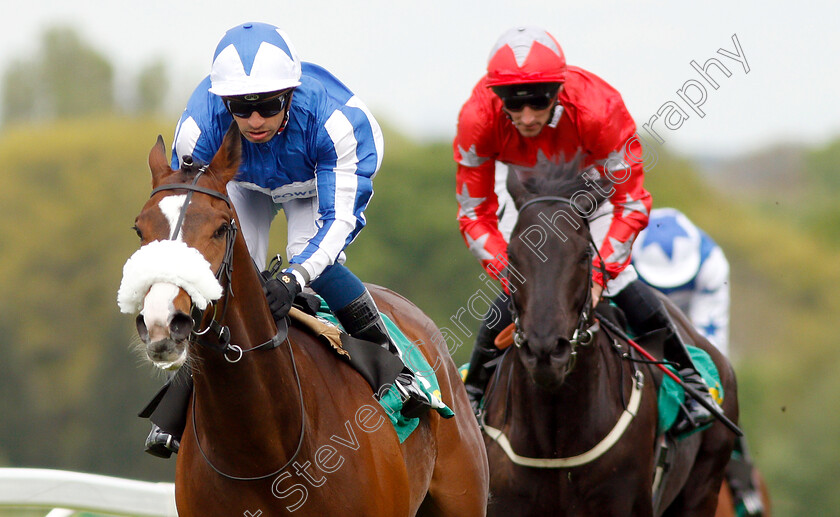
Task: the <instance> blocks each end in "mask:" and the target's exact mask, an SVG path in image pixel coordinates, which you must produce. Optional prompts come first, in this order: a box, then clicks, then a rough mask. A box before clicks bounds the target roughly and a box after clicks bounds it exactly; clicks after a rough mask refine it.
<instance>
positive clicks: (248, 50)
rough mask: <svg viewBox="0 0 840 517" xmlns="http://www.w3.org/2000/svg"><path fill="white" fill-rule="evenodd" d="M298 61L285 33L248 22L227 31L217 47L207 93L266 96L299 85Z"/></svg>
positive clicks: (268, 26) (272, 26)
mask: <svg viewBox="0 0 840 517" xmlns="http://www.w3.org/2000/svg"><path fill="white" fill-rule="evenodd" d="M300 74H301V69H300V58H299V57H298V55H297V51H295V48H294V47H293V46H292V44H291V42H290V41H289V37H288V36H287V35H286V33H285V32H283V31H282V30H280V29H279V28H277V27H275V26H274V25H270V24H267V23H257V22H249V23H243V24H242V25H238V26H236V27H234V28H232V29H230V30H229V31H227V32H226V33H225V35H224V37H223V38H222V40H221V41H219V44H218V45H217V46H216V52H215V54H214V55H213V66H212V67H211V69H210V82H211V87H210V93H214V94H216V95H219V96H234V95H245V94H249V93H265V92H274V91H278V90H284V89H286V88H293V87H295V86H298V85H300Z"/></svg>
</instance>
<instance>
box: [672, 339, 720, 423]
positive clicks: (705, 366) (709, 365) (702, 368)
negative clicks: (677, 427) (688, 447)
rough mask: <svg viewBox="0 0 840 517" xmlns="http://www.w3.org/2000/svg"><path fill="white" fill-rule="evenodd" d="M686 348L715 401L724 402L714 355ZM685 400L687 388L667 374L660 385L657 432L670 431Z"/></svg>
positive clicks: (694, 348) (673, 370)
mask: <svg viewBox="0 0 840 517" xmlns="http://www.w3.org/2000/svg"><path fill="white" fill-rule="evenodd" d="M686 348H688V353H689V354H690V355H691V360H692V361H694V366H696V367H697V371H698V372H699V373H700V376H701V377H703V380H704V381H706V385H708V386H709V392H710V393H711V394H712V397H713V398H714V399H715V402H717V403H718V404H722V403H723V386H722V385H721V383H720V374H719V373H718V369H717V366H715V363H714V361H712V357H711V356H710V355H709V354H708V352H706V351H705V350H702V349H700V348H697V347H696V346H691V345H689V346H687V347H686ZM668 369H669V370H671V371H672V372H674V373H677V372H676V370H675V369H674V368H672V367H670V366H669V367H668ZM677 375H679V374H677ZM684 400H685V390H683V388H682V386H680V385H679V384H677V382H676V381H675V380H674V379H672V378H671V377H669V376H667V375H665V376H664V377H663V379H662V385H661V386H659V425H658V427H657V432H658V433H659V434H662V433H664V432H666V431H668V429H670V428H671V426H672V425H674V422H676V420H677V414H678V412H679V409H680V404H682V402H683V401H684ZM710 425H711V424H709V425H706V426H704V427H700V428H698V429H694V430H692V431H691V432H689V433H686V434H684V435H681V436H680V437H681V438H684V437H685V436H689V435H691V434H693V433H695V432H698V431H702V430H703V429H706V428H708V427H709V426H710Z"/></svg>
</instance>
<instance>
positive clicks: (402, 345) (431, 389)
mask: <svg viewBox="0 0 840 517" xmlns="http://www.w3.org/2000/svg"><path fill="white" fill-rule="evenodd" d="M380 315H381V316H382V320H383V321H384V322H385V327H386V328H387V329H388V334H390V335H391V340H392V341H393V342H394V344H395V345H396V346H397V349H398V350H399V354H400V359H402V362H403V364H405V365H406V366H407V367H408V369H409V370H411V371H412V372H414V375H415V376H416V377H417V382H418V384H419V385H420V388H422V389H423V391H425V392H426V394H427V395H428V396H429V399H430V400H431V401H432V407H434V409H435V410H436V411H437V412H438V413H439V414H440V416H442V417H444V418H452V417H453V416H455V413H454V412H453V411H452V410H451V409H449V407H448V406H447V405H446V404H444V403H443V401H442V400H441V398H440V397H441V394H440V385H439V384H438V381H437V377H436V376H435V371H434V369H433V368H432V366H431V365H430V364H429V362H428V361H427V360H426V358H425V357H424V356H423V354H422V352H420V350H419V348H418V346H417V344H416V343H413V342H412V341H410V340H409V339H408V337H406V335H405V334H403V331H402V330H400V328H399V327H398V326H397V325H396V324H395V323H394V322H393V321H391V318H389V317H388V316H387V315H385V314H383V313H380ZM318 317H319V318H322V319H325V320H327V321H329V322H330V323H332V324H333V325H335V326H337V327H339V328H341V324H340V323H339V322H338V320H337V319H336V318H335V316H333V314H332V312H330V308H329V306H327V303H326V302H325V301H324V300H323V299H321V307H320V308H319V309H318ZM342 330H344V329H343V328H342ZM379 404H380V405H382V407H383V408H384V409H385V413H387V414H388V419H389V420H390V421H391V424H392V425H393V426H394V429H395V430H396V431H397V436H398V437H399V439H400V443H402V442H404V441H405V439H406V438H408V436H409V435H410V434H411V433H412V431H414V430H415V429H416V428H417V425H418V424H419V423H420V419H419V418H406V417H404V416H403V415H402V414H401V413H400V410H401V409H402V400H401V398H400V396H399V393H397V390H396V388H394V387H393V386H392V387H391V389H389V390H388V392H387V393H385V395H383V396H382V397H381V398H380V399H379Z"/></svg>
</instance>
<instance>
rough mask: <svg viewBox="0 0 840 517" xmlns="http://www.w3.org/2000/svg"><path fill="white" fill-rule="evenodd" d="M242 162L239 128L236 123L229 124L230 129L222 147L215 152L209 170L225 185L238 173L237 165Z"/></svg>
mask: <svg viewBox="0 0 840 517" xmlns="http://www.w3.org/2000/svg"><path fill="white" fill-rule="evenodd" d="M241 160H242V140H241V133H240V132H239V126H237V125H236V121H233V122H231V123H230V127H229V128H228V130H227V133H225V137H224V139H223V140H222V146H221V147H219V150H218V151H216V155H215V156H214V157H213V161H211V162H210V170H212V171H213V174H214V175H215V176H216V177H217V178H218V179H219V180H220V181H221V182H222V183H223V184H227V182H229V181H230V180H232V179H233V177H234V176H236V173H237V172H238V171H239V163H240V161H241Z"/></svg>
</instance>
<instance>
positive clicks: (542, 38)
mask: <svg viewBox="0 0 840 517" xmlns="http://www.w3.org/2000/svg"><path fill="white" fill-rule="evenodd" d="M453 149H454V158H455V161H456V162H457V164H458V166H457V175H456V195H457V199H458V204H459V212H458V220H459V223H460V229H461V233H462V234H463V237H464V239H465V241H466V244H467V246H468V247H469V248H470V251H472V253H473V255H475V257H476V258H477V259H478V260H479V261H480V262H481V265H482V266H483V267H484V269H485V270H486V271H487V273H489V274H490V275H491V276H493V277H494V278H497V279H499V280H500V281H502V282H503V284H504V278H503V277H504V271H505V268H506V267H507V251H506V250H507V242H506V241H505V238H504V236H503V235H502V233H501V231H500V230H499V227H498V223H499V221H498V216H497V212H496V211H497V209H498V198H497V194H496V192H495V191H494V186H495V162H496V161H498V162H501V163H503V164H506V165H507V166H508V167H509V169H510V173H511V174H517V175H518V176H519V178H520V180H523V181H524V180H526V179H527V178H528V177H531V176H541V175H547V174H551V173H552V171H558V170H568V165H569V163H572V162H573V161H575V160H579V163H580V165H581V169H582V170H583V169H586V172H584V174H586V177H585V179H586V181H587V185H589V186H590V187H591V188H592V189H593V190H594V189H602V193H604V194H606V196H607V199H605V200H604V201H602V202H601V203H600V206H599V207H598V208H597V210H595V212H594V213H592V214H591V215H590V216H589V221H590V229H591V233H592V236H593V239H594V241H595V243H596V244H597V246H598V250H597V251H598V253H599V255H600V257H603V259H604V264H601V263H600V260H599V259H597V258H596V259H595V264H593V267H594V268H595V269H594V272H593V285H592V294H593V302H594V303H597V300H598V299H600V297H601V294H602V292H603V294H604V295H605V296H608V297H611V298H612V299H613V301H614V302H615V303H616V304H617V305H618V306H619V307H620V308H621V309H622V310H623V311H624V312H625V314H626V316H627V318H628V320H629V321H630V324H631V326H633V327H634V329H635V330H636V331H637V332H639V333H645V332H649V331H652V330H656V329H659V328H669V329H671V330H672V332H671V333H670V336H669V338H668V339H667V341H666V345H665V357H666V359H668V360H670V361H673V362H676V363H678V364H679V366H680V370H681V372H680V373H681V374H682V376H683V379H684V381H685V382H686V383H687V384H690V385H692V386H693V387H694V388H695V389H697V390H698V391H699V392H700V393H703V394H704V396H705V398H706V399H707V400H708V401H709V402H710V403H711V404H715V402H714V400H713V399H712V397H711V395H710V394H709V392H708V388H707V387H706V385H705V383H704V382H703V380H702V378H701V377H700V375H699V374H698V373H697V372H696V370H695V369H694V365H693V363H692V361H691V358H690V356H689V354H688V352H687V350H686V348H685V344H684V343H683V342H682V341H681V340H680V338H679V335H678V334H677V332H676V330H675V326H674V324H673V322H672V321H671V319H670V316H669V315H668V314H667V311H666V309H665V307H664V305H663V304H662V302H661V301H660V300H659V299H658V298H657V297H656V295H655V293H654V291H653V289H651V288H650V287H649V286H647V285H646V284H644V283H643V282H641V281H640V280H638V276H637V275H636V272H635V270H634V269H633V267H632V266H631V265H630V252H631V247H632V244H633V241H634V239H635V238H636V236H637V235H638V234H639V232H640V231H641V230H642V229H643V228H644V227H645V226H646V225H647V222H648V214H649V213H650V209H651V198H650V194H649V193H648V192H647V191H646V190H645V188H644V185H643V182H644V166H643V164H642V147H641V144H640V142H639V139H638V137H637V136H636V125H635V123H634V121H633V118H632V117H631V116H630V114H629V112H628V111H627V108H626V107H625V105H624V102H623V100H622V98H621V95H619V93H618V92H617V91H616V90H615V89H614V88H612V87H611V86H610V85H609V84H607V83H606V82H605V81H604V80H603V79H601V78H600V77H598V76H596V75H595V74H593V73H591V72H588V71H586V70H584V69H582V68H579V67H575V66H567V65H566V60H565V56H564V54H563V51H562V49H561V48H560V45H559V43H558V42H557V40H555V39H554V37H553V36H551V35H550V34H549V33H548V32H546V31H545V30H543V29H540V28H536V27H520V28H514V29H511V30H509V31H507V32H506V33H504V34H503V35H502V36H501V38H500V39H499V40H498V41H497V43H496V45H495V46H494V48H493V50H492V51H491V53H490V58H489V61H488V64H487V74H486V75H485V76H484V77H482V78H481V80H479V82H478V84H477V85H476V86H475V88H474V89H473V91H472V95H471V96H470V98H469V99H468V100H467V102H466V103H465V104H464V106H463V108H462V109H461V113H460V116H459V119H458V131H457V135H456V137H455V141H454V143H453ZM603 180H607V182H606V183H605V186H601V184H599V183H597V181H603ZM602 268H603V270H605V271H606V275H607V277H606V278H604V277H603V275H602V273H601V270H602ZM508 301H509V297H508V295H507V294H505V293H502V294H500V295H499V297H498V298H497V299H496V301H495V303H494V307H491V309H490V311H491V313H494V314H501V315H502V317H501V318H495V321H490V320H491V319H492V318H489V317H488V318H485V319H484V320H483V321H482V324H481V328H480V329H479V331H478V336H477V339H476V344H475V348H474V350H473V354H472V357H471V359H470V366H469V372H468V373H467V377H466V381H465V383H466V385H467V392H468V393H469V395H470V398H471V400H472V402H473V405H474V407H475V408H477V407H478V405H479V402H480V399H481V397H482V396H483V394H484V389H485V386H486V382H487V379H488V378H489V373H490V370H489V369H488V368H486V367H485V366H484V365H485V363H487V362H489V361H490V360H492V359H493V358H495V357H496V356H497V355H498V354H499V351H498V350H497V349H496V348H495V347H494V345H493V341H494V339H495V337H496V336H497V335H498V334H499V332H501V330H502V329H504V328H505V327H507V326H508V325H510V323H511V315H510V310H509V306H508ZM489 314H490V313H488V315H489ZM712 418H713V416H712V414H711V412H710V411H709V410H707V409H706V408H704V407H703V406H702V405H701V404H699V403H697V402H696V401H694V400H693V399H689V400H687V401H686V404H685V407H684V411H683V412H682V415H681V418H680V420H679V421H678V423H677V429H678V431H679V430H689V429H691V428H693V427H696V426H700V425H703V424H706V423H708V422H710V421H711V419H712Z"/></svg>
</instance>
